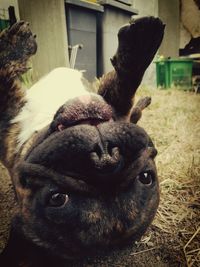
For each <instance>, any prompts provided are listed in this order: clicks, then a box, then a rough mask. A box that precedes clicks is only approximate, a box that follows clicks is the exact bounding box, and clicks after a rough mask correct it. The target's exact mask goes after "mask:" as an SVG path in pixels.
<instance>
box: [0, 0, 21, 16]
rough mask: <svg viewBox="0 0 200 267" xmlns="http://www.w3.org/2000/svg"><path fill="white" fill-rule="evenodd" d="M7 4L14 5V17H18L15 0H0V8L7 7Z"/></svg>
mask: <svg viewBox="0 0 200 267" xmlns="http://www.w3.org/2000/svg"><path fill="white" fill-rule="evenodd" d="M9 6H14V7H15V15H16V18H17V19H19V8H18V2H17V0H0V9H8V7H9ZM6 19H7V18H6Z"/></svg>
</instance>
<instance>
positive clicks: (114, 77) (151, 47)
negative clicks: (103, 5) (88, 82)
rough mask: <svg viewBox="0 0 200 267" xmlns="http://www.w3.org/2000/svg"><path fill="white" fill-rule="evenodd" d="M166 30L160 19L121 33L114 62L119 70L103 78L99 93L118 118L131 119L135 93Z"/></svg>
mask: <svg viewBox="0 0 200 267" xmlns="http://www.w3.org/2000/svg"><path fill="white" fill-rule="evenodd" d="M164 27H165V25H164V24H163V23H162V21H161V20H160V19H158V18H154V17H144V18H140V19H137V20H135V21H132V22H130V24H128V25H126V26H124V27H122V28H121V29H120V30H119V33H118V49H117V52H116V54H115V55H114V57H113V58H112V59H111V62H112V65H113V67H114V69H115V70H114V71H112V72H109V73H108V74H106V75H104V76H103V77H102V78H101V80H100V85H99V91H98V93H99V94H100V95H102V96H103V98H104V99H105V100H106V101H107V102H108V103H109V104H110V105H112V107H113V108H114V110H115V113H116V117H117V118H119V119H122V118H126V117H127V115H130V114H129V113H130V110H131V108H132V104H133V103H132V100H133V98H134V95H135V92H136V90H137V88H138V86H139V85H140V83H141V80H142V77H143V75H144V72H145V70H146V69H147V67H148V66H149V64H150V63H151V61H152V60H153V58H154V56H155V54H156V52H157V50H158V48H159V46H160V44H161V41H162V38H163V34H164ZM134 112H135V111H134ZM134 112H133V113H134ZM134 116H135V115H133V117H134ZM134 120H137V119H135V118H134V119H133V121H134Z"/></svg>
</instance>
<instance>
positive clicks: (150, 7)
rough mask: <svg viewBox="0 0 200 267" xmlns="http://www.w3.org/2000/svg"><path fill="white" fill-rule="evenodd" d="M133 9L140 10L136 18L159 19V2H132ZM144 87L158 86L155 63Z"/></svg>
mask: <svg viewBox="0 0 200 267" xmlns="http://www.w3.org/2000/svg"><path fill="white" fill-rule="evenodd" d="M132 2H133V7H134V8H136V9H138V11H139V14H138V15H137V16H134V18H137V17H143V16H154V17H158V0H148V1H147V0H132ZM142 85H144V86H148V87H155V86H156V65H155V63H153V62H152V63H151V64H150V66H149V67H148V69H147V70H146V72H145V74H144V77H143V80H142Z"/></svg>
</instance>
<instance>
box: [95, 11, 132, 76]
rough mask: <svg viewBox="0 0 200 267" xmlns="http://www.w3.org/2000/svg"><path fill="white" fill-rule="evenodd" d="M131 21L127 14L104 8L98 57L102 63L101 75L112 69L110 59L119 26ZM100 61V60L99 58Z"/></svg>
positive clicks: (115, 47) (115, 48)
mask: <svg viewBox="0 0 200 267" xmlns="http://www.w3.org/2000/svg"><path fill="white" fill-rule="evenodd" d="M130 19H131V15H130V14H129V13H126V12H123V11H121V10H118V9H115V8H113V7H105V8H104V13H103V19H102V25H101V27H102V29H101V31H102V38H101V44H102V47H101V50H102V51H101V52H100V57H101V58H102V59H103V61H102V71H101V72H102V73H107V72H109V71H110V70H112V69H113V67H112V64H111V62H110V58H111V57H113V56H114V54H115V52H116V50H117V46H118V38H117V34H118V31H119V29H120V27H121V26H123V25H124V24H127V23H128V22H129V20H130ZM99 60H100V58H99Z"/></svg>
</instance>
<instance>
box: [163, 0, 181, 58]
mask: <svg viewBox="0 0 200 267" xmlns="http://www.w3.org/2000/svg"><path fill="white" fill-rule="evenodd" d="M179 5H180V3H179V0H159V1H158V14H159V17H160V18H161V19H162V20H163V21H164V23H166V28H165V35H164V39H163V42H162V45H161V47H160V50H159V52H160V54H161V55H163V56H165V57H178V56H179V43H180V6H179Z"/></svg>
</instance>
